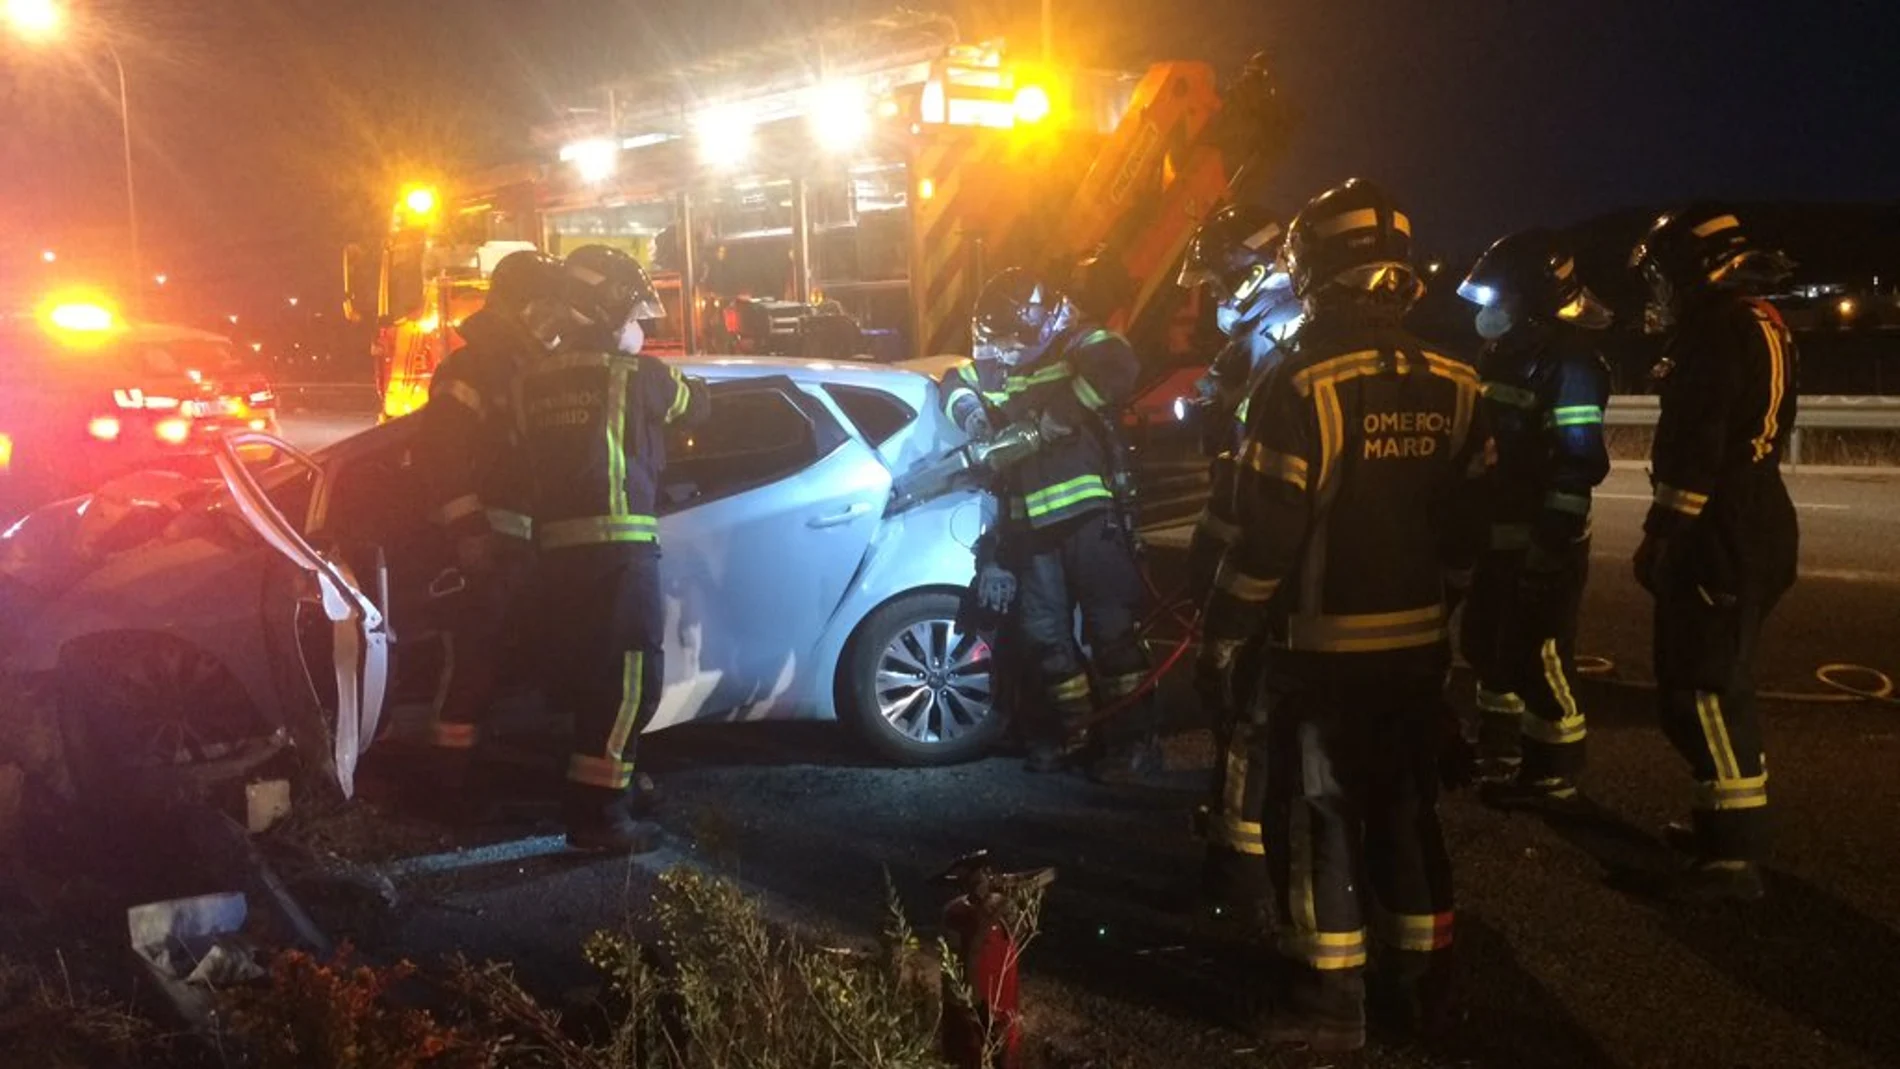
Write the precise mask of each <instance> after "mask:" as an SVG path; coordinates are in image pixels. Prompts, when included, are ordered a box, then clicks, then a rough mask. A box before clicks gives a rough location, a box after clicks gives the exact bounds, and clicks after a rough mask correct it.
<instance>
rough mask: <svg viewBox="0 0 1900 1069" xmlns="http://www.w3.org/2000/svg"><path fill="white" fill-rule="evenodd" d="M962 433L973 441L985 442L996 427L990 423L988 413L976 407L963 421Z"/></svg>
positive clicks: (994, 431)
mask: <svg viewBox="0 0 1900 1069" xmlns="http://www.w3.org/2000/svg"><path fill="white" fill-rule="evenodd" d="M963 433H964V434H965V435H966V436H968V437H969V439H970V440H971V441H973V442H987V441H989V440H990V437H991V436H992V435H994V434H995V433H996V428H995V427H993V426H991V425H990V415H989V413H987V412H984V411H982V410H981V409H978V410H977V411H975V412H972V413H970V415H969V418H967V419H965V420H964V421H963Z"/></svg>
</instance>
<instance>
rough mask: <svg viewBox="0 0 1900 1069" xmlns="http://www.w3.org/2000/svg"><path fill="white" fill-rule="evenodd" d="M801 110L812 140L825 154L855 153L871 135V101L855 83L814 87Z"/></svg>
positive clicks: (831, 83) (861, 87)
mask: <svg viewBox="0 0 1900 1069" xmlns="http://www.w3.org/2000/svg"><path fill="white" fill-rule="evenodd" d="M805 109H806V118H807V121H809V122H810V123H811V131H812V136H814V137H816V138H817V139H818V144H819V146H820V147H821V148H823V149H824V150H825V151H826V152H831V153H837V154H841V155H842V154H845V153H850V152H855V151H857V149H858V148H859V146H861V145H863V144H864V141H865V139H866V138H868V137H869V136H870V134H871V100H870V97H869V96H868V95H867V94H866V93H865V91H864V87H863V86H862V85H859V84H858V83H856V82H826V83H825V84H823V85H819V86H814V87H813V88H812V89H811V91H810V96H809V99H808V100H807V101H806V105H805Z"/></svg>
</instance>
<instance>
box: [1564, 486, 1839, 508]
mask: <svg viewBox="0 0 1900 1069" xmlns="http://www.w3.org/2000/svg"><path fill="white" fill-rule="evenodd" d="M1593 496H1596V497H1600V498H1602V499H1604V500H1605V501H1648V500H1650V495H1648V494H1613V493H1610V492H1609V491H1607V490H1598V491H1596V493H1595V494H1594V495H1593ZM1794 507H1795V508H1798V509H1814V510H1816V511H1819V512H1846V511H1848V510H1849V509H1852V508H1853V507H1854V506H1852V505H1822V504H1813V503H1808V502H1802V501H1797V502H1795V503H1794Z"/></svg>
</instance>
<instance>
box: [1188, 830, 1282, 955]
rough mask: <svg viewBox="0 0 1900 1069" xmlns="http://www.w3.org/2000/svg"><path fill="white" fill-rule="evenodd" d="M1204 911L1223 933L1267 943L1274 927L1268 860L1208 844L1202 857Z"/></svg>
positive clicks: (1220, 844)
mask: <svg viewBox="0 0 1900 1069" xmlns="http://www.w3.org/2000/svg"><path fill="white" fill-rule="evenodd" d="M1201 913H1202V915H1203V916H1204V917H1205V918H1206V919H1207V920H1208V922H1209V923H1210V925H1211V926H1212V927H1214V928H1215V929H1216V930H1218V931H1220V932H1221V933H1223V934H1225V935H1228V936H1231V937H1232V938H1234V939H1236V940H1239V941H1241V942H1246V943H1260V944H1263V945H1264V944H1265V943H1266V941H1267V939H1268V937H1269V936H1271V935H1272V934H1273V928H1274V925H1273V887H1272V885H1271V884H1270V882H1269V881H1268V879H1267V866H1266V862H1265V859H1264V858H1262V857H1260V856H1259V855H1257V854H1243V853H1240V852H1238V851H1236V850H1233V849H1231V848H1229V847H1228V846H1227V845H1226V844H1224V843H1209V844H1208V845H1207V853H1206V854H1205V855H1203V857H1202V859H1201Z"/></svg>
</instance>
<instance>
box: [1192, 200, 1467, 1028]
mask: <svg viewBox="0 0 1900 1069" xmlns="http://www.w3.org/2000/svg"><path fill="white" fill-rule="evenodd" d="M1410 248H1411V224H1410V222H1409V221H1408V220H1407V218H1406V216H1405V215H1404V214H1403V213H1402V212H1400V211H1399V210H1398V209H1397V208H1396V207H1394V205H1393V204H1392V202H1391V201H1390V200H1389V199H1388V198H1387V197H1386V196H1385V194H1384V193H1382V192H1381V191H1380V190H1378V189H1377V188H1376V187H1374V186H1372V185H1371V184H1369V183H1366V182H1363V181H1360V180H1357V179H1355V180H1353V181H1350V182H1347V183H1346V184H1344V185H1342V186H1340V187H1338V188H1336V189H1334V190H1331V191H1329V192H1327V193H1325V194H1323V195H1321V196H1320V197H1318V198H1316V199H1315V200H1314V201H1313V202H1312V203H1310V204H1308V205H1307V206H1306V208H1305V210H1303V211H1302V212H1301V213H1300V214H1299V216H1298V217H1296V218H1295V219H1294V221H1293V224H1292V226H1291V227H1290V228H1289V231H1288V234H1287V240H1286V250H1285V253H1284V256H1285V260H1286V264H1287V268H1288V272H1289V274H1290V275H1291V276H1292V280H1293V290H1294V292H1295V293H1296V294H1298V295H1299V296H1300V297H1301V299H1302V300H1303V301H1305V305H1306V324H1305V325H1304V326H1303V327H1301V328H1300V335H1299V340H1298V343H1297V345H1296V347H1295V348H1296V352H1295V355H1294V356H1293V357H1292V358H1291V359H1290V360H1289V361H1288V362H1287V363H1286V364H1285V365H1284V366H1283V367H1281V368H1280V370H1279V371H1278V372H1277V373H1275V374H1274V375H1272V376H1270V377H1269V378H1268V379H1267V381H1266V382H1265V384H1264V385H1263V386H1262V388H1261V389H1260V390H1259V391H1258V392H1257V393H1256V394H1255V396H1254V398H1253V399H1252V401H1251V403H1250V405H1249V411H1248V419H1247V439H1246V445H1245V447H1244V448H1243V450H1242V453H1241V455H1240V458H1239V460H1240V465H1239V479H1240V486H1239V490H1238V494H1237V501H1238V516H1239V519H1240V527H1241V533H1240V538H1239V540H1238V541H1237V543H1236V544H1235V546H1234V548H1233V549H1232V550H1230V551H1229V552H1228V554H1227V556H1226V558H1225V559H1224V560H1223V561H1222V563H1221V567H1220V569H1219V572H1218V574H1217V575H1216V579H1215V587H1214V590H1213V592H1212V593H1211V594H1210V596H1209V599H1208V604H1207V607H1206V609H1205V611H1204V613H1203V617H1202V632H1203V634H1202V651H1201V660H1200V662H1199V664H1198V666H1197V674H1198V675H1200V677H1201V678H1202V680H1203V681H1204V682H1203V684H1202V685H1203V687H1206V688H1210V689H1211V688H1214V687H1217V686H1218V685H1220V682H1221V681H1223V680H1225V681H1229V682H1230V683H1231V681H1232V680H1233V671H1234V662H1235V658H1236V656H1237V654H1238V652H1239V651H1240V650H1241V649H1242V648H1243V647H1244V646H1245V645H1246V644H1247V643H1248V642H1250V641H1253V640H1254V639H1256V638H1257V637H1262V638H1264V640H1265V643H1266V664H1265V668H1264V683H1263V685H1262V686H1261V687H1260V689H1259V691H1258V692H1257V695H1256V696H1255V698H1254V700H1253V702H1252V703H1251V704H1250V706H1249V712H1250V715H1251V718H1252V721H1253V722H1252V723H1251V724H1250V725H1249V727H1250V731H1249V736H1248V737H1249V742H1250V745H1251V747H1252V753H1251V755H1250V759H1251V761H1252V762H1253V763H1254V764H1255V765H1256V766H1257V767H1260V768H1264V769H1265V770H1266V780H1267V784H1266V794H1267V804H1266V808H1265V812H1266V817H1265V819H1264V820H1263V821H1262V827H1261V829H1260V830H1261V834H1262V838H1263V839H1264V842H1265V848H1266V854H1267V858H1268V862H1269V865H1270V868H1271V875H1272V879H1273V884H1274V888H1275V890H1274V896H1275V906H1276V910H1275V912H1276V914H1277V916H1276V920H1277V922H1278V927H1279V934H1278V949H1279V952H1280V955H1281V956H1282V958H1283V959H1284V960H1285V963H1286V965H1287V968H1286V969H1285V972H1284V975H1283V976H1282V977H1281V983H1282V985H1283V986H1282V987H1281V988H1280V990H1278V991H1277V992H1276V996H1277V997H1275V998H1274V999H1273V1008H1272V1011H1271V1016H1270V1017H1269V1018H1268V1020H1267V1021H1266V1028H1265V1031H1266V1037H1265V1038H1267V1039H1268V1040H1269V1041H1270V1042H1277V1043H1300V1044H1305V1045H1307V1046H1310V1047H1312V1048H1315V1049H1320V1050H1351V1049H1356V1048H1358V1047H1359V1046H1361V1045H1363V1043H1364V1042H1365V1031H1366V1023H1365V1005H1366V1000H1365V996H1366V983H1365V979H1364V973H1365V966H1366V964H1367V961H1368V947H1369V943H1370V944H1372V945H1374V946H1376V951H1375V953H1374V956H1373V957H1372V958H1371V961H1372V963H1373V965H1374V967H1375V973H1374V976H1375V977H1376V978H1378V979H1379V980H1382V981H1387V982H1389V987H1386V988H1383V989H1381V990H1382V993H1383V994H1386V995H1389V996H1390V1000H1389V1002H1386V1003H1384V1004H1386V1005H1390V1006H1391V1007H1393V1008H1394V1009H1395V1010H1403V1011H1404V1016H1403V1019H1401V1020H1395V1021H1394V1022H1393V1023H1394V1025H1395V1026H1398V1027H1404V1026H1406V1025H1413V1026H1416V1025H1417V1024H1418V1023H1419V1020H1418V1016H1419V1015H1420V1014H1422V1013H1425V1012H1427V1011H1428V1010H1429V1009H1430V1007H1431V1006H1432V1005H1434V1003H1435V1001H1436V1000H1435V999H1434V997H1433V995H1434V993H1435V992H1437V991H1439V990H1442V987H1441V986H1440V985H1441V982H1442V977H1443V975H1444V972H1443V959H1444V954H1445V952H1446V951H1447V950H1448V949H1449V947H1450V945H1451V924H1452V913H1451V909H1452V900H1451V867H1450V861H1449V859H1448V858H1447V856H1446V852H1445V845H1444V841H1443V837H1442V834H1441V832H1440V828H1439V823H1438V816H1437V792H1438V786H1439V770H1438V762H1437V752H1438V748H1439V745H1440V733H1441V722H1442V715H1441V709H1442V697H1441V690H1442V687H1443V681H1444V674H1445V671H1446V669H1447V667H1448V665H1449V661H1450V654H1449V647H1448V644H1447V641H1446V628H1447V622H1446V621H1447V617H1448V614H1449V607H1448V604H1447V588H1448V576H1450V575H1454V574H1456V573H1458V572H1459V571H1461V570H1467V569H1468V568H1469V566H1470V558H1471V556H1473V555H1474V554H1475V550H1476V541H1477V537H1478V532H1477V531H1476V529H1475V528H1474V527H1473V526H1472V525H1471V524H1470V522H1469V521H1468V520H1466V519H1465V517H1467V516H1469V515H1470V514H1471V512H1472V511H1473V509H1474V508H1475V505H1476V500H1475V496H1476V494H1477V493H1478V492H1480V488H1481V478H1482V473H1483V460H1484V451H1483V441H1484V436H1483V433H1482V431H1481V429H1480V427H1481V416H1480V415H1479V412H1478V407H1479V406H1478V400H1479V386H1478V377H1477V374H1476V373H1475V372H1474V371H1473V370H1472V369H1471V368H1470V367H1469V366H1467V365H1465V364H1463V363H1460V362H1459V361H1456V360H1453V359H1450V358H1448V357H1446V356H1443V355H1441V354H1439V353H1437V352H1434V351H1433V350H1432V349H1431V348H1430V347H1428V346H1426V345H1425V344H1424V343H1423V342H1421V341H1419V340H1418V339H1417V338H1415V337H1413V336H1412V335H1411V334H1409V333H1407V332H1406V331H1405V330H1404V328H1403V327H1401V326H1400V320H1401V318H1402V317H1403V315H1404V314H1405V312H1406V310H1407V309H1408V308H1409V307H1410V306H1411V304H1412V303H1413V302H1414V301H1415V300H1416V299H1417V297H1418V295H1419V294H1420V293H1421V292H1422V289H1423V287H1422V286H1421V284H1420V283H1419V280H1418V278H1417V276H1416V274H1415V272H1414V271H1413V268H1412V267H1411V265H1410V262H1409V257H1410ZM1369 925H1370V926H1371V928H1372V934H1371V938H1370V940H1369V939H1368V935H1367V928H1368V926H1369Z"/></svg>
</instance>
